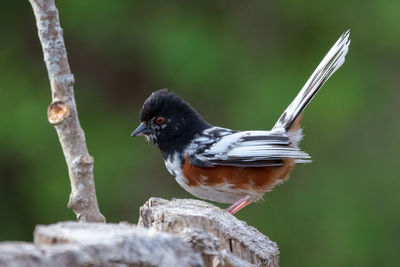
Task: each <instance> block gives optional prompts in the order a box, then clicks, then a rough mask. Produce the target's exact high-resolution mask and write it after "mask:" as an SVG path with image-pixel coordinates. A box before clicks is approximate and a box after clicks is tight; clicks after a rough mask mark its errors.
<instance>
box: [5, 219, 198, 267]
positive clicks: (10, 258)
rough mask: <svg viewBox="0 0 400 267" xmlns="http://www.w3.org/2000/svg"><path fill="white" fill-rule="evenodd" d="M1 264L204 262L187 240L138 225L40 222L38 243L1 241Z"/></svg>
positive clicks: (142, 264) (189, 263)
mask: <svg viewBox="0 0 400 267" xmlns="http://www.w3.org/2000/svg"><path fill="white" fill-rule="evenodd" d="M0 266H49V267H50V266H57V267H64V266H65V267H67V266H68V267H69V266H162V267H164V266H165V267H168V266H203V265H202V259H201V257H200V255H199V254H198V253H195V252H194V251H193V249H192V248H191V247H190V246H188V245H187V244H186V243H185V242H184V241H182V240H180V239H179V238H177V237H174V236H172V235H169V234H165V233H155V232H151V231H147V230H146V229H143V228H138V227H137V226H134V225H123V224H99V223H77V222H64V223H58V224H54V225H50V226H38V227H37V228H36V230H35V240H34V244H29V243H12V242H6V243H2V244H0Z"/></svg>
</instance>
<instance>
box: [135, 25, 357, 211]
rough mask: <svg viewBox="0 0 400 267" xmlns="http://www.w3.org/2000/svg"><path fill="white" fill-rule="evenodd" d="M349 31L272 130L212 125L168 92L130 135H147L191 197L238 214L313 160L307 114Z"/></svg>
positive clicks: (151, 101) (338, 61)
mask: <svg viewBox="0 0 400 267" xmlns="http://www.w3.org/2000/svg"><path fill="white" fill-rule="evenodd" d="M349 37H350V30H347V31H345V32H344V33H343V34H342V35H341V36H340V38H339V39H338V40H337V42H336V43H335V44H334V45H333V47H332V48H331V49H330V50H329V52H328V53H327V54H326V56H325V57H324V58H323V60H322V61H321V63H320V64H319V65H318V66H317V68H316V69H315V71H314V72H313V73H312V75H311V76H310V78H309V79H308V80H307V82H306V83H305V85H304V86H303V87H302V89H301V90H300V92H299V93H298V95H297V96H296V97H295V98H294V100H293V101H292V102H291V104H290V105H289V106H288V107H287V108H286V110H285V111H284V112H283V113H282V115H281V116H280V117H279V119H278V121H277V122H276V123H275V125H274V126H273V127H272V129H271V130H269V131H268V130H232V129H227V128H223V127H218V126H213V125H211V124H210V123H208V122H207V121H206V120H205V119H204V118H203V117H202V116H201V115H200V114H199V113H198V112H197V111H196V110H195V109H194V108H193V107H192V106H191V105H190V104H189V103H187V102H185V101H184V100H183V99H182V98H180V97H179V96H178V95H176V94H175V93H173V92H170V91H168V90H167V89H162V90H158V91H155V92H153V93H152V94H151V95H150V96H149V97H148V98H147V99H146V100H145V102H144V104H143V106H142V108H141V110H140V113H139V117H140V124H139V126H138V127H137V128H136V129H135V130H134V131H133V133H132V134H131V136H145V137H146V139H147V140H148V141H149V142H150V143H153V144H155V145H156V146H157V147H158V148H159V149H160V151H161V154H162V157H163V159H164V163H165V166H166V168H167V170H168V171H169V172H170V174H171V175H173V176H174V177H175V180H176V181H177V183H178V184H179V185H180V186H181V187H183V188H184V189H185V190H186V191H188V192H189V193H191V194H192V195H194V196H196V197H198V198H201V199H206V200H211V201H215V202H220V203H226V204H232V205H231V206H230V207H229V208H227V209H226V210H227V211H228V212H229V213H231V214H235V213H236V212H238V211H239V210H241V209H243V208H244V207H246V206H247V205H249V204H250V203H253V202H256V201H258V200H260V199H262V197H263V195H264V194H265V193H266V192H269V191H271V190H272V188H274V187H275V186H276V185H278V184H281V183H282V182H284V181H286V180H287V179H288V177H289V175H290V173H291V171H292V170H293V168H294V166H295V165H296V164H299V163H309V162H311V157H310V155H309V154H307V153H306V152H304V151H302V150H301V149H300V148H299V142H300V141H301V140H302V137H303V135H302V129H301V127H300V121H301V118H302V114H303V111H304V109H305V107H306V106H307V105H308V104H309V102H310V101H311V100H312V99H313V97H314V96H315V94H316V93H317V92H318V91H319V89H320V88H321V87H322V86H323V85H324V83H325V82H326V81H327V80H328V78H329V77H330V76H331V75H332V74H333V73H334V72H335V71H336V70H338V69H339V67H340V66H342V64H343V63H344V61H345V56H346V54H347V52H348V49H349V45H350V39H349Z"/></svg>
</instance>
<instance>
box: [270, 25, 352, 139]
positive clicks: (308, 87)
mask: <svg viewBox="0 0 400 267" xmlns="http://www.w3.org/2000/svg"><path fill="white" fill-rule="evenodd" d="M349 36H350V30H347V31H346V32H344V33H343V34H342V36H340V38H339V40H337V42H336V43H335V44H334V45H333V47H332V48H331V50H329V52H328V54H326V56H325V57H324V59H323V60H322V61H321V63H319V65H318V67H317V68H316V69H315V71H314V72H313V74H312V75H311V76H310V78H309V79H308V80H307V82H306V84H305V85H304V86H303V88H302V89H301V90H300V92H299V94H298V95H297V96H296V98H295V99H294V100H293V102H292V103H291V104H290V105H289V106H288V107H287V109H286V110H285V112H283V113H282V115H281V116H280V118H279V120H278V121H277V122H276V124H275V126H274V127H273V130H285V131H287V130H288V129H289V128H290V126H291V125H292V124H293V122H294V121H295V120H296V118H297V117H298V116H299V115H300V113H301V112H302V111H303V110H304V109H305V107H306V106H307V104H308V103H309V102H310V101H311V100H312V98H313V97H314V96H315V95H316V93H317V92H318V90H319V89H320V88H321V87H322V86H323V85H324V83H325V82H326V81H327V80H328V79H329V77H331V75H332V74H333V73H334V72H335V71H336V70H337V69H339V68H340V66H342V65H343V63H344V60H345V56H346V54H347V51H348V50H349V45H350V39H349Z"/></svg>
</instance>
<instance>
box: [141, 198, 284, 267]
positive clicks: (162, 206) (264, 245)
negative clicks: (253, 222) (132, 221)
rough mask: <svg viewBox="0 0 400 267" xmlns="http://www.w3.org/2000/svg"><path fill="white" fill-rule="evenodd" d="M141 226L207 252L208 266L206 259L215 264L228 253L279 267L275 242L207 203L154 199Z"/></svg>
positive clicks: (144, 211)
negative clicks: (224, 253) (222, 255)
mask: <svg viewBox="0 0 400 267" xmlns="http://www.w3.org/2000/svg"><path fill="white" fill-rule="evenodd" d="M139 226H144V227H147V228H150V229H154V230H157V231H163V232H168V233H172V234H176V235H178V236H180V237H181V238H183V239H184V240H187V241H188V242H190V243H192V244H193V247H194V248H195V249H196V250H202V249H204V251H205V252H204V253H202V254H203V256H204V254H205V255H206V258H205V261H206V262H207V261H208V260H207V258H209V259H211V261H216V260H217V259H216V258H218V257H221V253H222V252H227V251H228V252H230V253H231V254H233V255H235V256H237V257H238V258H240V259H241V260H243V261H245V262H248V263H251V264H255V265H256V266H279V249H278V246H277V245H276V243H275V242H273V241H271V240H269V239H268V237H266V236H264V235H263V234H262V233H260V232H259V231H257V229H255V228H254V227H251V226H249V225H247V224H246V223H245V222H243V221H240V220H238V219H237V218H236V217H235V216H233V215H231V214H230V213H229V212H226V211H225V210H221V209H220V208H218V207H216V206H214V205H212V204H210V203H207V202H204V201H200V200H193V199H173V200H171V201H167V200H164V199H160V198H151V199H149V200H148V201H147V202H146V203H145V204H144V205H143V206H142V207H141V209H140V217H139ZM207 251H212V253H211V254H209V253H206V252H207ZM216 252H217V254H215V253H216ZM213 253H214V254H213ZM222 258H223V257H222Z"/></svg>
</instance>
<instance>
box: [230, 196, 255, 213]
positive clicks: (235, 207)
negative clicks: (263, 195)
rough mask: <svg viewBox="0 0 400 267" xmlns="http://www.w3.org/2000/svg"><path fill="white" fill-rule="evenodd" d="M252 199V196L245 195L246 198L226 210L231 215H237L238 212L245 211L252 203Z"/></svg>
mask: <svg viewBox="0 0 400 267" xmlns="http://www.w3.org/2000/svg"><path fill="white" fill-rule="evenodd" d="M249 199H250V195H245V196H244V197H242V198H241V199H239V200H238V201H236V202H235V203H233V204H232V206H230V207H229V208H227V209H226V210H227V211H228V212H229V213H230V214H232V215H233V214H235V213H236V212H238V211H239V210H241V209H243V208H244V207H246V206H247V205H249V204H250V203H251V201H249Z"/></svg>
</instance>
